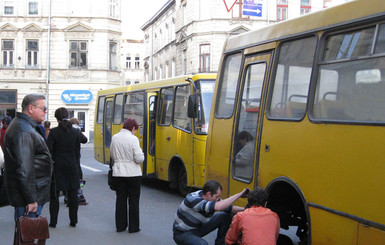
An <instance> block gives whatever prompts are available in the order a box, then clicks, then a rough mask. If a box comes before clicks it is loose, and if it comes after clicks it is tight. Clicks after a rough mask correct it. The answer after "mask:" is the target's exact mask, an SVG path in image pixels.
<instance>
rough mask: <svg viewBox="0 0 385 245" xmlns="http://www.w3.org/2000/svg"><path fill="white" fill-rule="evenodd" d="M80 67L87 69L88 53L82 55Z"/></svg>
mask: <svg viewBox="0 0 385 245" xmlns="http://www.w3.org/2000/svg"><path fill="white" fill-rule="evenodd" d="M79 66H80V67H86V66H87V53H80V64H79Z"/></svg>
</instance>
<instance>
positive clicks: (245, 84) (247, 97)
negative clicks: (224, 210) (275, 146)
mask: <svg viewBox="0 0 385 245" xmlns="http://www.w3.org/2000/svg"><path fill="white" fill-rule="evenodd" d="M270 57H271V53H262V54H258V55H253V56H248V57H246V59H245V63H244V66H243V72H242V82H241V86H240V90H239V91H240V92H239V96H238V98H239V99H238V103H237V114H236V118H235V123H234V130H233V132H234V133H233V137H232V140H233V142H232V158H231V167H230V171H231V172H230V179H229V193H237V192H240V191H242V190H243V188H249V189H251V190H252V189H254V188H255V187H256V186H257V185H258V179H257V176H258V157H259V154H258V152H259V148H260V144H259V143H260V134H261V131H262V124H261V121H262V118H263V114H262V105H263V103H262V102H263V101H264V99H263V94H264V87H265V86H264V82H265V81H267V74H268V72H267V71H268V67H269V63H270ZM245 202H246V201H245Z"/></svg>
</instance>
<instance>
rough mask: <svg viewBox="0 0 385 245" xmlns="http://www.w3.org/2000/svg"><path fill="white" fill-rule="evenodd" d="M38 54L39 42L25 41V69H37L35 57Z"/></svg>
mask: <svg viewBox="0 0 385 245" xmlns="http://www.w3.org/2000/svg"><path fill="white" fill-rule="evenodd" d="M38 54H39V42H38V41H37V40H27V67H37V66H38V63H37V56H38Z"/></svg>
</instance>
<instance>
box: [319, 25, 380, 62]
mask: <svg viewBox="0 0 385 245" xmlns="http://www.w3.org/2000/svg"><path fill="white" fill-rule="evenodd" d="M374 32H375V28H374V27H371V28H368V29H365V30H360V31H354V32H349V33H343V34H338V35H333V36H329V37H327V38H326V47H325V52H324V56H323V60H325V61H331V60H340V59H349V58H354V57H359V56H366V55H370V53H371V49H372V44H373V38H374Z"/></svg>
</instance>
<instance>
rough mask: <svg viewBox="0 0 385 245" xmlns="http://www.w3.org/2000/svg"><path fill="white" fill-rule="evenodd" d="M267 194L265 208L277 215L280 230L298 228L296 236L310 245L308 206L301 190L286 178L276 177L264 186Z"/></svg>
mask: <svg viewBox="0 0 385 245" xmlns="http://www.w3.org/2000/svg"><path fill="white" fill-rule="evenodd" d="M265 189H266V191H267V192H268V193H269V199H268V204H267V206H268V207H269V208H270V209H271V210H273V211H274V212H276V213H277V214H278V215H279V218H280V221H281V228H283V229H287V228H288V226H290V225H294V226H298V230H297V236H298V237H299V238H300V239H301V241H306V242H307V243H306V244H311V220H310V212H309V206H308V205H307V202H306V198H305V195H304V194H303V192H302V190H301V188H300V187H299V186H298V185H297V183H295V182H294V181H293V180H291V179H290V178H288V177H278V178H276V179H274V180H273V181H271V182H270V183H269V184H268V185H267V186H266V188H265Z"/></svg>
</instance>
